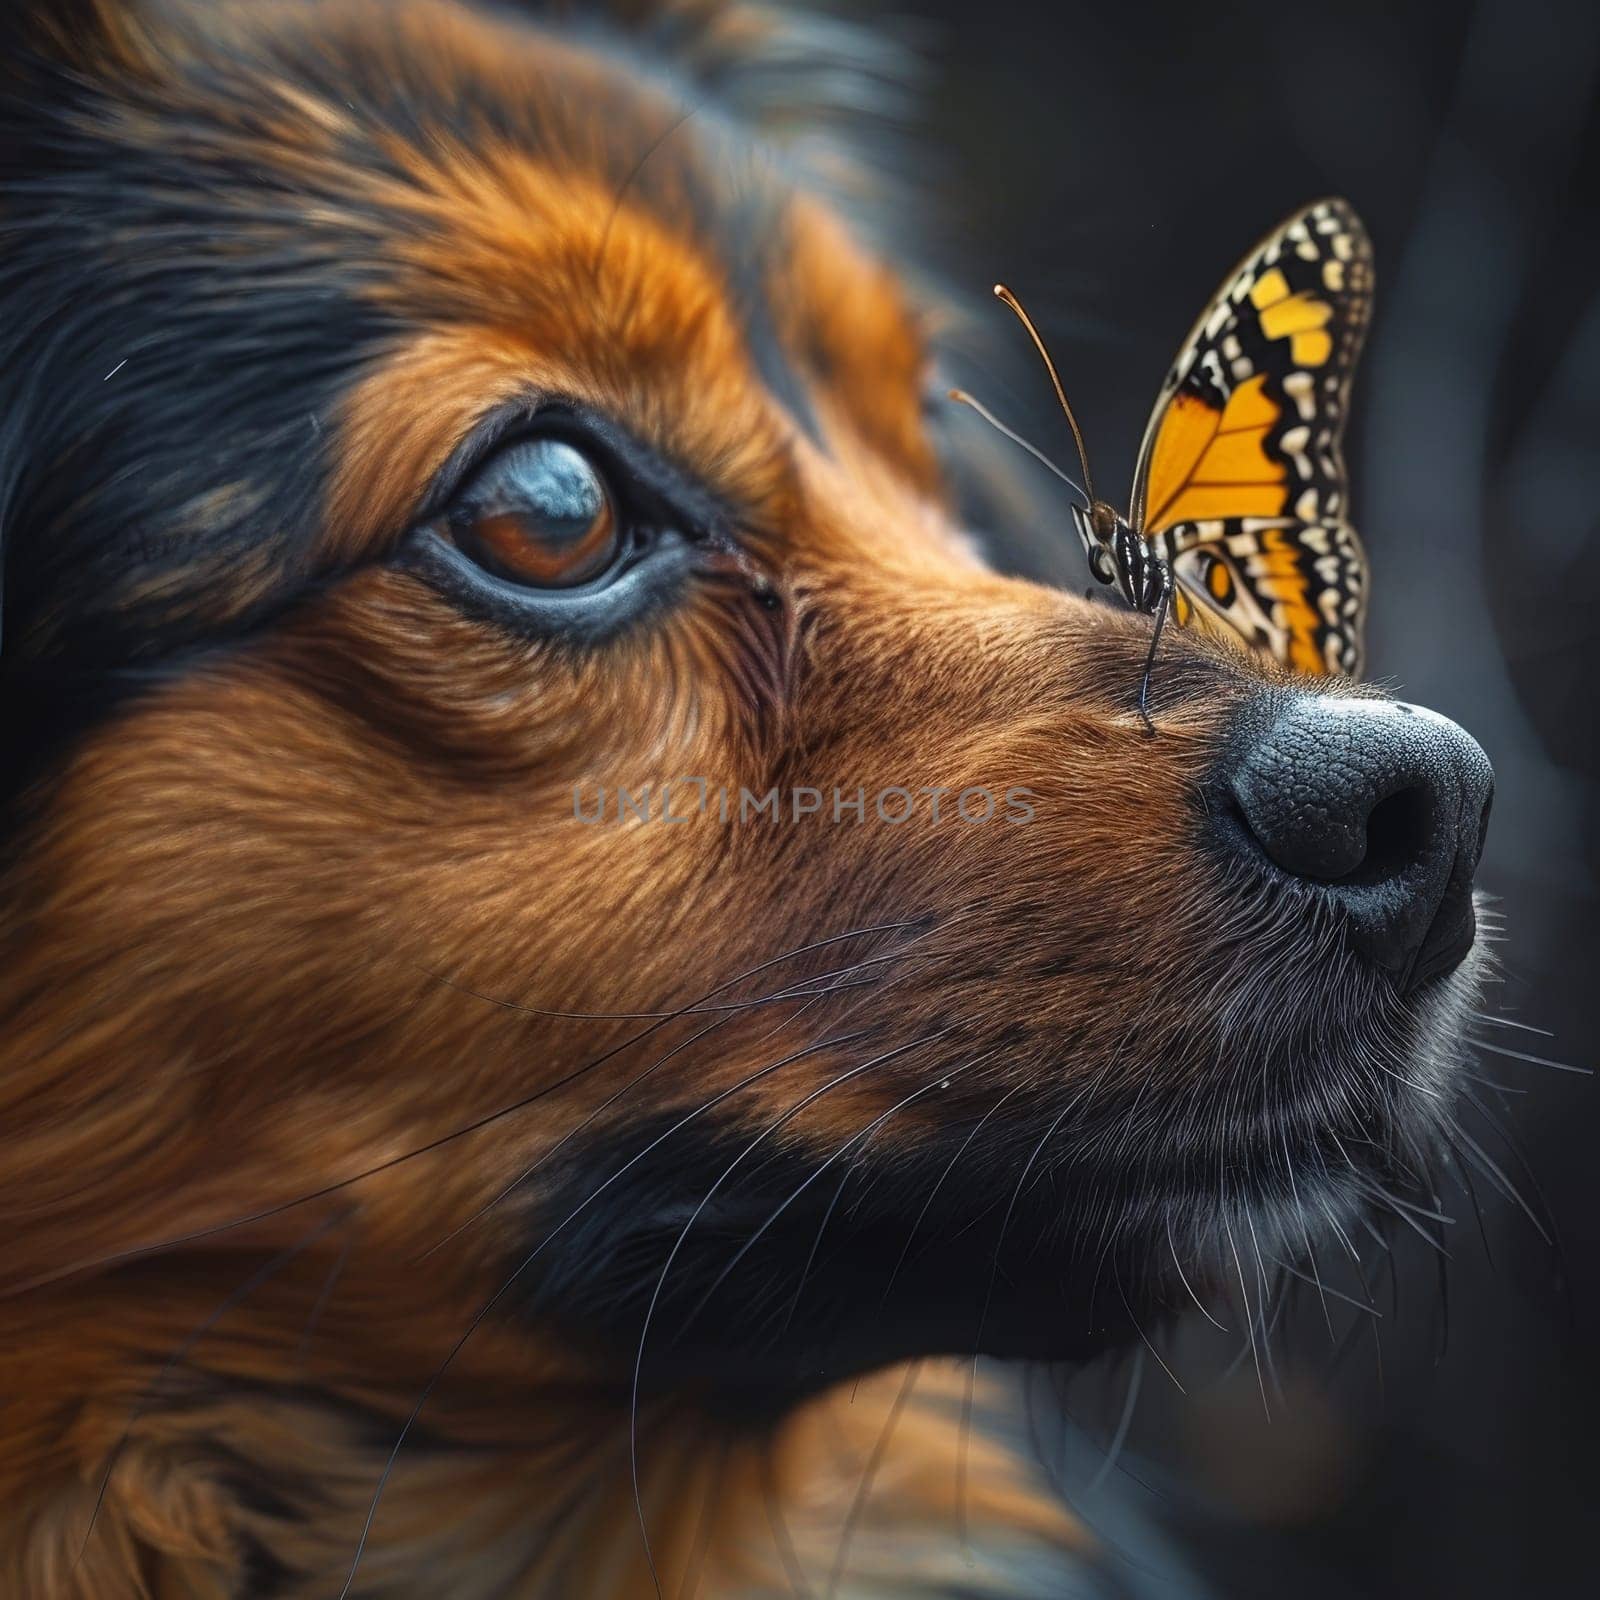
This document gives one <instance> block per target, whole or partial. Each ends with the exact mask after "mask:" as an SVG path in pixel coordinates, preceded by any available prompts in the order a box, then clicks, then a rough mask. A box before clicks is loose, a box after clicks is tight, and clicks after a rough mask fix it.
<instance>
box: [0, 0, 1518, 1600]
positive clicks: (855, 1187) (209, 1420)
mask: <svg viewBox="0 0 1600 1600" xmlns="http://www.w3.org/2000/svg"><path fill="white" fill-rule="evenodd" d="M840 26H842V25H839V24H833V23H824V22H820V21H817V20H816V19H812V20H810V21H807V20H806V19H804V18H797V17H792V16H786V15H783V14H780V13H776V12H773V11H771V10H768V9H766V8H764V7H760V6H754V5H745V4H739V3H735V0H638V3H620V0H619V3H618V4H617V5H615V6H614V7H612V8H610V9H609V10H608V11H607V12H606V13H605V14H603V15H602V14H595V13H591V12H582V13H569V12H566V11H561V10H552V9H546V8H540V7H535V6H532V5H517V4H505V5H493V4H489V3H488V0H483V3H481V4H472V3H469V0H387V3H385V0H257V3H250V4H243V3H224V0H217V3H204V0H31V3H24V4H21V5H18V6H13V7H11V8H9V10H8V13H7V17H6V20H5V22H4V24H3V27H4V35H3V45H4V58H3V64H0V78H3V84H4V91H3V108H0V121H3V124H4V126H3V139H0V151H3V154H0V232H3V236H4V248H3V250H0V296H3V313H4V314H3V317H0V396H3V399H0V528H3V535H4V578H5V591H4V592H5V610H4V632H3V641H0V700H3V712H0V723H3V730H0V731H3V738H4V747H5V751H6V773H7V778H6V789H5V808H6V832H5V840H6V852H7V862H6V869H5V874H4V889H3V895H0V948H3V951H4V959H3V961H0V1018H3V1026H0V1051H3V1059H4V1069H3V1072H0V1085H3V1095H4V1101H5V1115H4V1126H5V1129H6V1136H5V1149H6V1159H5V1162H4V1166H3V1172H0V1204H3V1213H0V1214H3V1216H4V1224H5V1245H4V1248H3V1251H0V1342H3V1344H4V1346H5V1348H6V1349H7V1351H8V1352H9V1355H8V1363H7V1366H8V1377H9V1382H8V1385H7V1398H6V1405H5V1412H4V1418H5V1421H4V1428H3V1431H0V1440H3V1442H0V1504H3V1506H4V1511H3V1513H0V1572H3V1573H4V1588H5V1592H6V1593H7V1594H14V1595H17V1596H30V1597H32V1596H49V1597H52V1600H53V1597H57V1596H62V1597H82V1600H120V1597H122V1596H155V1595H160V1596H163V1597H169V1596H170V1597H175V1596H184V1597H193V1600H200V1597H205V1600H213V1597H222V1596H230V1597H237V1596H282V1597H292V1600H300V1597H310V1596H319V1597H326V1596H332V1595H337V1594H346V1595H350V1596H368V1597H378V1596H384V1597H401V1596H424V1595H425V1596H435V1595H446V1594H448V1595H451V1596H453V1597H458V1600H488V1597H490V1596H519V1597H535V1596H537V1597H557V1596H559V1597H584V1600H590V1597H597V1600H598V1597H611V1596H615V1597H634V1596H642V1595H652V1594H663V1595H679V1596H688V1595H691V1594H694V1595H699V1596H701V1597H703V1600H707V1597H713V1596H733V1595H739V1596H753V1595H761V1594H769V1593H771V1594H778V1593H812V1594H822V1593H848V1594H858V1595H868V1594H871V1595H882V1594H891V1593H892V1594H906V1595H910V1594H926V1595H931V1594H955V1593H962V1594H979V1593H981V1594H986V1595H1024V1594H1027V1595H1035V1594H1062V1593H1067V1592H1069V1591H1071V1592H1076V1591H1072V1590H1071V1586H1072V1585H1073V1584H1074V1583H1076V1582H1079V1581H1080V1579H1082V1578H1083V1576H1084V1575H1085V1574H1091V1575H1092V1574H1093V1572H1094V1571H1095V1570H1096V1569H1097V1563H1098V1562H1099V1560H1100V1557H1099V1556H1098V1555H1097V1552H1096V1546H1095V1541H1094V1538H1093V1535H1092V1534H1091V1533H1090V1532H1089V1530H1088V1529H1087V1528H1085V1527H1084V1526H1083V1525H1082V1524H1081V1523H1080V1522H1079V1521H1078V1520H1077V1519H1075V1518H1074V1516H1073V1515H1072V1514H1071V1512H1070V1511H1069V1509H1068V1508H1067V1506H1066V1505H1065V1503H1064V1501H1063V1500H1062V1498H1061V1497H1060V1495H1059V1494H1057V1493H1056V1491H1055V1489H1054V1487H1053V1486H1052V1484H1051V1482H1050V1481H1049V1477H1048V1474H1046V1473H1045V1472H1044V1471H1043V1470H1042V1468H1041V1466H1040V1463H1039V1461H1038V1459H1037V1456H1036V1454H1035V1453H1034V1452H1033V1451H1031V1450H1030V1448H1029V1447H1028V1445H1027V1442H1026V1439H1025V1437H1024V1436H1023V1431H1022V1430H1021V1429H1020V1426H1019V1421H1018V1417H1017V1413H1016V1410H1015V1408H1014V1407H1011V1408H1010V1409H1008V1406H1007V1403H1006V1398H1005V1395H1004V1393H1003V1392H1002V1391H1000V1390H994V1389H991V1388H989V1387H988V1386H987V1385H985V1384H982V1383H975V1382H974V1368H973V1362H974V1360H975V1358H976V1357H977V1356H978V1355H980V1354H981V1355H983V1356H995V1357H1023V1356H1026V1357H1038V1358H1044V1359H1049V1360H1056V1361H1065V1360H1078V1359H1086V1358H1088V1357H1090V1356H1092V1355H1094V1354H1095V1353H1097V1352H1099V1351H1102V1350H1104V1349H1107V1348H1109V1347H1111V1346H1114V1345H1118V1344H1124V1343H1128V1342H1131V1341H1134V1340H1137V1339H1138V1338H1140V1337H1141V1336H1143V1335H1144V1332H1145V1330H1146V1329H1147V1328H1150V1327H1153V1326H1155V1325H1157V1324H1159V1323H1161V1322H1162V1321H1164V1320H1166V1319H1167V1318H1169V1317H1173V1316H1176V1315H1178V1314H1179V1313H1180V1312H1181V1311H1182V1309H1183V1308H1184V1306H1186V1305H1189V1304H1190V1303H1191V1302H1192V1301H1193V1300H1195V1299H1202V1300H1204V1299H1207V1298H1209V1297H1212V1296H1215V1295H1216V1294H1218V1293H1221V1292H1224V1291H1225V1290H1226V1288H1227V1286H1228V1284H1229V1283H1230V1282H1231V1281H1232V1279H1233V1275H1234V1273H1235V1269H1236V1268H1238V1269H1239V1274H1240V1277H1241V1278H1242V1277H1243V1276H1244V1274H1245V1273H1246V1272H1248V1273H1249V1274H1250V1275H1251V1277H1252V1278H1253V1277H1254V1275H1255V1274H1256V1272H1258V1271H1259V1270H1260V1269H1261V1266H1262V1263H1263V1262H1264V1261H1266V1262H1271V1261H1277V1260H1290V1261H1294V1260H1300V1259H1303V1257H1304V1256H1305V1255H1306V1254H1309V1253H1313V1252H1314V1250H1315V1248H1316V1246H1317V1243H1318V1242H1326V1241H1327V1240H1329V1239H1330V1238H1331V1237H1333V1236H1334V1235H1336V1234H1338V1233H1339V1232H1340V1230H1341V1229H1342V1228H1343V1227H1344V1225H1345V1224H1346V1223H1347V1222H1348V1221H1349V1220H1350V1219H1352V1218H1353V1216H1354V1215H1356V1214H1357V1213H1362V1212H1366V1211H1368V1210H1371V1209H1373V1208H1382V1207H1384V1206H1385V1205H1386V1204H1388V1205H1394V1204H1399V1203H1401V1202H1400V1201H1399V1200H1398V1199H1397V1198H1396V1197H1398V1196H1401V1195H1403V1194H1405V1193H1407V1192H1416V1191H1418V1187H1419V1186H1420V1192H1422V1193H1426V1192H1427V1178H1426V1174H1427V1172H1428V1170H1429V1164H1430V1162H1431V1160H1432V1152H1433V1150H1434V1149H1435V1147H1436V1146H1437V1144H1438V1141H1439V1138H1440V1135H1441V1133H1442V1131H1443V1127H1444V1119H1445V1117H1446V1116H1447V1110H1446V1109H1444V1108H1446V1107H1447V1105H1448V1099H1449V1092H1450V1086H1451V1082H1452V1076H1453V1073H1454V1070H1455V1066H1456V1061H1457V1056H1458V1054H1459V1050H1460V1047H1461V1039H1462V1034H1463V1026H1464V1021H1465V1018H1466V1016H1467V1012H1468V1009H1469V1007H1470V1006H1471V1004H1472V1003H1473V995H1474V993H1475V988H1476V984H1477V980H1478V976H1479V971H1480V968H1481V964H1482V960H1483V957H1482V955H1481V953H1480V951H1479V949H1478V946H1477V942H1476V940H1475V937H1474V929H1473V920H1472V908H1471V895H1470V884H1471V878H1472V873H1473V870H1474V869H1475V866H1476V863H1477V858H1478V853H1479V851H1480V849H1481V843H1482V832H1483V827H1484V825H1485V821H1486V815H1487V802H1488V783H1489V779H1488V776H1487V768H1486V765H1485V764H1484V763H1483V761H1482V756H1481V752H1478V751H1477V747H1476V746H1475V745H1473V744H1472V742H1471V741H1470V739H1468V737H1467V736H1466V735H1465V734H1463V733H1462V732H1461V731H1460V730H1459V729H1456V728H1455V727H1454V726H1453V725H1452V724H1448V723H1445V722H1444V721H1443V720H1442V719H1438V718H1432V717H1429V716H1427V715H1425V714H1423V713H1420V712H1415V711H1413V710H1411V709H1410V708H1403V707H1398V706H1395V705H1394V704H1392V703H1391V702H1389V701H1388V700H1386V699H1384V698H1383V697H1382V696H1381V695H1380V694H1379V693H1378V692H1377V691H1374V690H1369V689H1363V688H1359V687H1356V686H1354V685H1351V684H1348V683H1340V682H1337V681H1324V680H1317V679H1308V678H1300V677H1296V676H1294V675H1292V674H1290V673H1288V672H1286V671H1283V670H1280V669H1278V668H1277V667H1275V666H1274V665H1272V664H1270V663H1268V662H1265V661H1262V660H1260V659H1257V658H1255V657H1252V656H1251V655H1249V654H1248V653H1246V652H1243V651H1239V650H1235V649H1232V648H1229V647H1228V646H1227V645H1226V644H1225V643H1223V642H1221V641H1218V640H1215V639H1211V638H1207V637H1204V636H1202V635H1201V634H1200V633H1198V632H1197V631H1195V630H1188V629H1185V630H1169V631H1168V634H1167V636H1166V637H1165V638H1164V639H1163V641H1162V643H1161V649H1160V654H1159V658H1158V660H1157V661H1156V663H1155V666H1154V670H1153V673H1152V676H1151V679H1150V684H1149V696H1148V713H1149V726H1147V725H1146V722H1145V720H1144V719H1143V718H1142V717H1141V715H1140V701H1139V694H1140V685H1141V674H1142V670H1143V667H1144V662H1145V657H1146V653H1147V650H1148V647H1149V641H1150V624H1149V619H1148V618H1146V617H1142V616H1139V615H1135V614H1132V613H1129V612H1126V611H1119V610H1118V609H1116V608H1115V607H1113V606H1108V605H1105V604H1092V603H1090V602H1088V601H1086V600H1082V599H1079V598H1077V597H1076V596H1075V595H1073V594H1070V593H1065V592H1062V591H1060V590H1057V589H1054V588H1051V587H1048V586H1045V585H1042V584H1038V583H1034V582H1030V581H1025V580H1023V579H1021V578H1017V577H1013V576H1009V575H1006V574H1005V573H1003V572H1000V571H997V570H995V569H994V568H993V567H992V566H991V565H990V564H989V562H988V561H987V560H986V558H985V556H984V554H983V548H982V545H981V543H980V540H979V539H978V538H977V537H976V536H975V534H974V532H973V522H972V519H971V518H970V517H969V516H968V515H967V514H965V513H964V511H963V507H962V503H961V501H960V499H959V497H958V495H957V493H956V489H955V487H954V486H955V485H957V484H958V483H959V482H960V481H961V480H962V479H963V478H964V477H965V476H967V475H968V473H969V470H970V469H973V463H974V462H975V461H977V460H978V458H979V454H980V451H981V450H982V448H983V447H981V446H979V445H976V444H975V443H974V442H973V440H972V436H971V434H970V433H963V434H962V435H961V436H960V438H957V437H956V430H954V429H953V428H951V427H950V426H949V425H948V423H947V420H946V417H945V411H946V408H945V407H944V406H943V403H942V387H941V385H940V382H939V380H938V378H937V375H936V374H937V367H936V364H935V359H934V358H935V353H936V348H937V344H938V319H939V315H940V307H939V304H938V301H937V297H936V295H935V293H934V291H931V290H926V289H925V288H923V287H921V286H920V280H915V279H914V277H913V276H912V275H911V274H909V273H908V272H907V271H905V270H902V269H901V268H900V267H899V266H897V265H896V263H895V252H894V250H893V248H892V247H891V246H890V245H889V244H887V243H886V242H884V241H883V240H878V239H875V238H874V237H873V233H872V230H871V228H870V226H868V225H867V224H865V223H863V222H862V221H861V220H860V218H859V217H858V216H857V215H856V214H855V211H854V210H853V208H852V196H854V197H855V199H856V200H857V201H859V199H860V197H861V195H862V194H867V195H868V196H870V193H871V191H870V190H864V189H862V188H861V186H860V183H859V182H858V180H859V179H860V178H861V174H862V173H863V172H865V170H866V168H865V167H858V166H857V165H855V164H853V158H852V156H851V154H850V151H849V148H848V138H847V137H846V138H845V139H844V140H843V141H841V140H840V139H839V138H838V137H836V136H835V135H836V133H837V130H838V126H839V122H838V119H831V120H830V117H829V114H828V112H829V107H828V105H827V103H826V96H825V92H824V91H825V88H826V86H828V85H830V84H832V85H834V86H835V87H837V86H838V84H839V81H840V80H839V69H840V67H841V62H846V61H847V60H848V58H849V57H850V55H851V51H852V50H854V49H855V48H856V45H855V43H854V42H853V41H854V38H855V36H854V35H852V34H850V33H848V32H845V33H840V32H838V31H836V30H837V29H838V28H839V27H840ZM807 61H810V62H812V63H813V64H814V65H816V66H817V68H818V70H817V71H816V72H815V73H814V74H812V75H811V76H809V77H808V76H806V74H805V71H804V65H805V63H806V62H807ZM796 85H799V88H798V92H797V93H795V94H793V95H790V96H788V97H787V98H786V97H785V93H784V92H783V90H784V87H785V86H787V88H788V89H795V88H796ZM848 97H849V96H848V92H847V93H846V96H845V98H848ZM869 209H870V206H869ZM1015 503H1016V502H1013V504H1015ZM1352 771H1354V772H1356V773H1357V775H1358V779H1359V781H1357V780H1353V779H1350V778H1349V774H1350V772H1352ZM1341 775H1343V776H1341ZM1247 780H1248V781H1247ZM1363 786H1364V787H1363ZM1363 796H1364V798H1363ZM1291 836H1292V837H1291ZM1286 839H1287V840H1288V842H1289V846H1293V848H1289V847H1288V846H1286V845H1285V840H1286ZM1341 841H1342V844H1343V846H1351V845H1352V842H1353V847H1354V849H1355V851H1356V858H1357V865H1356V866H1355V867H1354V868H1351V869H1349V870H1342V871H1340V872H1337V873H1336V872H1332V871H1321V870H1319V869H1318V867H1317V866H1316V864H1315V860H1314V859H1311V858H1316V859H1321V857H1320V856H1319V854H1318V852H1319V851H1321V852H1322V853H1323V854H1326V850H1327V849H1334V850H1335V853H1337V848H1338V847H1340V846H1341ZM1297 852H1298V853H1297ZM1391 958H1392V959H1391ZM1241 1261H1244V1262H1247V1263H1248V1266H1247V1267H1244V1266H1240V1263H1241Z"/></svg>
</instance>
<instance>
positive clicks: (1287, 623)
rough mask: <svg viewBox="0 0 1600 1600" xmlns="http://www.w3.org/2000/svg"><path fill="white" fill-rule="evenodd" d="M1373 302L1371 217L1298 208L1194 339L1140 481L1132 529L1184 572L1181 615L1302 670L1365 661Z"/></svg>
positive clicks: (1152, 428)
mask: <svg viewBox="0 0 1600 1600" xmlns="http://www.w3.org/2000/svg"><path fill="white" fill-rule="evenodd" d="M1371 303H1372V247H1371V244H1370V242H1369V241H1368V239H1367V234H1366V230H1365V229H1364V228H1363V227H1362V225H1361V220H1360V218H1358V217H1357V216H1356V214H1355V212H1354V211H1352V210H1351V209H1350V207H1349V206H1348V205H1347V204H1345V202H1344V201H1342V200H1320V201H1317V202H1316V203H1315V204H1313V205H1310V206H1307V207H1306V208H1305V209H1304V210H1303V211H1298V212H1296V213H1295V214H1294V215H1293V216H1292V217H1290V218H1288V220H1287V221H1285V222H1283V223H1281V224H1280V225H1279V226H1278V227H1277V228H1276V229H1274V230H1273V232H1272V233H1270V234H1269V235H1268V236H1267V237H1266V238H1265V239H1263V240H1262V241H1261V243H1260V244H1258V245H1257V246H1256V248H1255V249H1254V250H1252V251H1251V252H1250V253H1249V255H1247V256H1246V257H1245V258H1244V260H1243V261H1241V262H1240V263H1239V265H1238V266H1237V267H1236V268H1235V269H1234V271H1233V273H1232V274H1231V275H1230V276H1229V277H1228V278H1227V280H1226V281H1225V282H1224V284H1223V286H1222V289H1221V290H1220V292H1219V293H1218V294H1217V296H1216V298H1215V299H1214V300H1213V301H1212V303H1211V304H1210V306H1208V307H1207V308H1206V311H1205V313H1204V314H1203V315H1202V316H1201V318H1200V320H1199V321H1198V322H1197V323H1196V324H1195V326H1194V328H1193V330H1192V331H1191V333H1190V335H1189V337H1188V338H1187V339H1186V340H1185V341H1184V344H1183V347H1182V348H1181V349H1180V351H1179V353H1178V359H1177V361H1176V362H1175V363H1174V364H1173V367H1172V370H1171V371H1170V372H1169V373H1168V375H1167V381H1166V382H1165V384H1163V386H1162V390H1161V394H1160V396H1159V397H1158V398H1157V400H1156V404H1155V408H1154V410H1153V411H1152V413H1151V416H1150V424H1149V426H1148V428H1147V429H1146V430H1145V438H1144V443H1143V445H1142V446H1141V448H1140V451H1139V464H1138V468H1137V470H1136V471H1135V474H1134V489H1133V500H1132V506H1131V508H1130V521H1131V522H1132V525H1133V526H1134V527H1135V528H1137V529H1138V530H1139V531H1140V532H1141V533H1142V534H1143V535H1144V536H1145V537H1146V538H1147V539H1150V540H1152V541H1153V542H1154V543H1155V544H1156V545H1157V547H1158V548H1159V549H1160V550H1161V552H1162V554H1164V555H1165V556H1166V557H1167V559H1168V560H1170V561H1171V562H1172V567H1173V577H1174V579H1175V582H1176V586H1177V600H1176V606H1177V616H1178V619H1179V621H1180V622H1188V623H1193V624H1196V625H1198V626H1200V627H1202V628H1205V629H1206V630H1207V631H1208V632H1212V633H1216V634H1218V635H1220V636H1222V637H1224V638H1228V639H1231V640H1233V641H1234V642H1236V643H1243V644H1245V645H1247V646H1248V647H1250V648H1252V649H1257V650H1265V651H1266V652H1268V653H1269V654H1271V655H1272V656H1274V657H1275V658H1276V659H1277V660H1279V661H1281V662H1283V663H1284V664H1285V665H1286V666H1290V667H1294V668H1295V669H1297V670H1299V671H1301V672H1310V673H1329V672H1347V673H1352V674H1354V673H1357V672H1359V671H1360V667H1361V656H1362V628H1363V625H1364V621H1365V608H1366V557H1365V555H1364V554H1363V552H1362V549H1361V542H1360V540H1359V538H1358V537H1357V535H1356V532H1355V529H1354V528H1352V527H1351V526H1350V524H1349V522H1348V520H1347V501H1348V484H1347V481H1346V472H1345V465H1344V455H1343V451H1342V440H1343V435H1344V421H1345V413H1346V408H1347V406H1348V402H1349V396H1350V380H1351V377H1352V375H1353V373H1354V371H1355V365H1356V359H1357V357H1358V356H1359V355H1360V352H1361V342H1362V339H1363V337H1364V335H1365V333H1366V327H1367V320H1368V316H1369V313H1370V309H1371Z"/></svg>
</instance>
